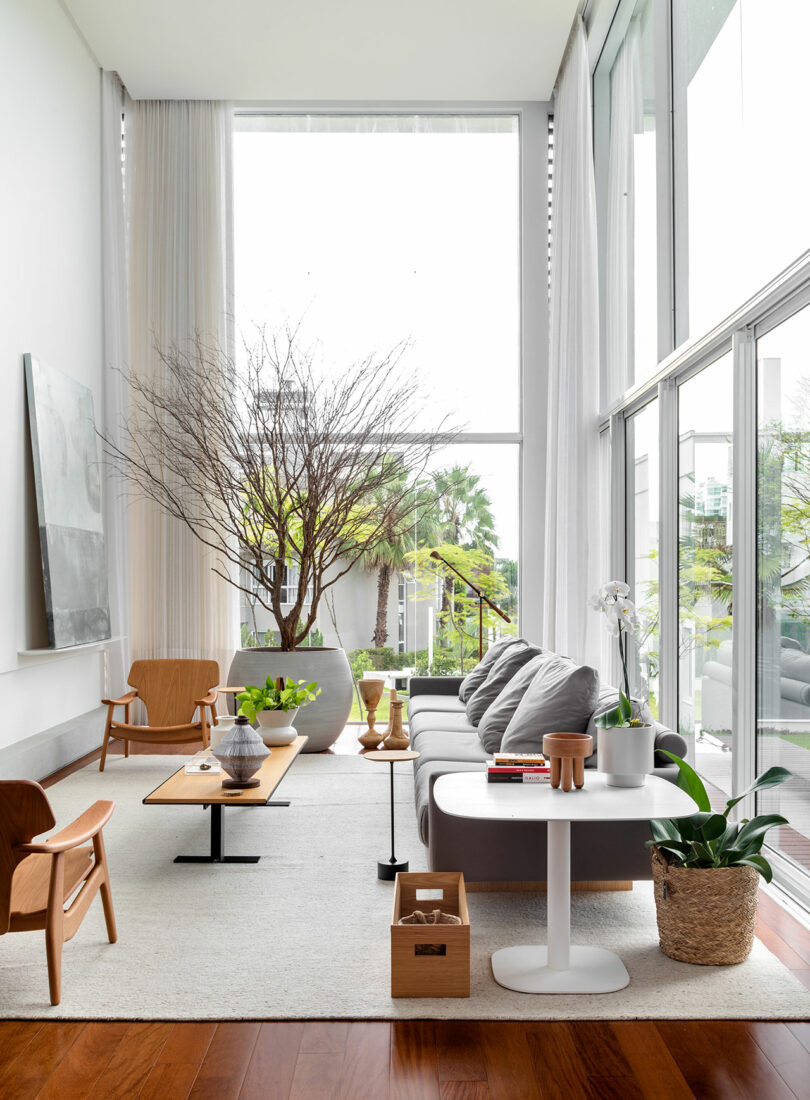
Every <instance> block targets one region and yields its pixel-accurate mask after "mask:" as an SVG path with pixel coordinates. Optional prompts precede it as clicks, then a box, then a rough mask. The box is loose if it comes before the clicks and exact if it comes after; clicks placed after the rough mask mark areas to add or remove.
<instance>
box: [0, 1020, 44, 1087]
mask: <svg viewBox="0 0 810 1100" xmlns="http://www.w3.org/2000/svg"><path fill="white" fill-rule="evenodd" d="M42 1026H43V1025H42V1024H41V1023H40V1022H39V1021H37V1020H34V1021H33V1022H32V1021H29V1020H3V1021H2V1022H0V1079H2V1076H3V1073H4V1071H5V1069H6V1067H7V1066H8V1065H9V1064H10V1063H11V1062H13V1061H14V1059H15V1058H16V1057H17V1056H18V1055H19V1054H21V1053H22V1052H23V1051H24V1050H25V1048H26V1047H27V1046H29V1045H30V1044H31V1043H32V1042H33V1041H34V1039H35V1038H36V1036H37V1035H38V1033H39V1032H40V1031H41V1030H42Z"/></svg>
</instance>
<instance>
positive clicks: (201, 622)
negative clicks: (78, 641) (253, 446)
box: [127, 100, 237, 676]
mask: <svg viewBox="0 0 810 1100" xmlns="http://www.w3.org/2000/svg"><path fill="white" fill-rule="evenodd" d="M230 134H231V128H230V111H229V110H228V109H227V107H226V106H225V105H224V104H222V103H212V102H204V101H190V102H186V101H174V100H171V101H163V100H142V101H136V102H135V103H134V104H133V109H132V125H131V127H128V129H127V157H128V159H129V161H130V164H131V186H130V188H129V196H128V197H129V223H130V287H129V289H130V294H129V303H130V369H131V370H133V371H136V372H142V373H143V374H145V375H146V376H147V377H148V378H150V380H154V381H159V380H160V378H161V364H160V360H159V358H158V356H157V355H156V354H155V346H156V345H157V346H160V347H163V348H166V347H168V346H171V345H176V346H178V347H181V348H182V347H183V346H184V345H185V344H186V343H187V341H189V340H190V339H192V338H193V337H194V336H195V334H198V333H199V334H201V335H204V336H206V337H208V338H211V337H213V338H216V339H217V340H218V341H219V342H220V344H221V345H222V346H223V347H227V342H228V328H229V324H228V316H229V305H230V303H229V293H228V284H229V278H228V267H229V260H228V257H229V243H228V242H229V238H230V218H231V211H230V172H231V156H230ZM129 520H130V522H129V542H130V578H131V583H130V597H131V600H130V636H131V648H132V656H133V658H137V657H209V658H214V659H215V660H218V661H219V663H220V669H221V675H222V676H225V674H226V673H227V668H228V664H229V662H230V659H231V657H232V655H233V651H234V647H235V644H236V641H237V635H236V630H237V627H236V623H237V613H236V612H237V600H236V593H235V590H234V589H233V588H232V587H231V586H229V585H227V584H226V583H225V582H224V581H223V580H221V579H220V578H219V577H217V576H216V575H215V574H214V573H213V572H212V570H211V566H212V565H213V564H216V562H215V559H214V557H213V556H212V554H211V553H210V552H209V551H207V550H206V548H205V547H203V546H202V545H201V544H200V543H199V542H198V541H197V540H196V539H195V538H194V536H193V535H192V534H191V532H190V531H188V530H187V529H186V528H185V527H184V526H182V525H181V524H179V523H178V522H177V521H176V520H173V519H171V518H169V517H168V516H166V515H164V514H163V513H162V512H161V511H160V510H159V509H158V508H156V507H155V506H154V505H153V504H152V503H151V502H149V501H145V500H143V499H135V500H133V502H132V504H131V506H130V510H129Z"/></svg>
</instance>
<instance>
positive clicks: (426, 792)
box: [414, 760, 484, 844]
mask: <svg viewBox="0 0 810 1100" xmlns="http://www.w3.org/2000/svg"><path fill="white" fill-rule="evenodd" d="M420 763H421V761H420V760H416V761H414V771H415V774H414V799H415V801H416V823H417V826H418V828H419V838H420V840H421V841H422V843H423V844H427V843H428V821H429V816H430V791H431V785H432V783H433V780H434V778H435V777H437V776H439V775H448V774H449V773H453V772H481V771H483V768H484V766H483V764H479V763H477V762H476V763H472V762H469V763H467V762H464V761H459V762H458V763H453V762H451V761H449V760H429V761H426V762H425V763H424V764H423V765H422V767H421V768H420V767H418V765H419V764H420Z"/></svg>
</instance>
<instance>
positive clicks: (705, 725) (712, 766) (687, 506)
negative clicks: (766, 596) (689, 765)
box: [678, 352, 733, 793]
mask: <svg viewBox="0 0 810 1100" xmlns="http://www.w3.org/2000/svg"><path fill="white" fill-rule="evenodd" d="M732 371H733V366H732V357H731V353H730V352H729V353H728V354H727V355H724V356H723V357H722V358H721V359H718V360H717V361H716V362H715V363H712V364H711V366H709V367H706V368H705V370H702V371H701V372H700V373H699V374H697V375H695V376H694V377H693V378H690V379H689V380H688V381H687V382H684V383H683V384H682V385H681V386H680V388H679V396H678V433H679V447H678V455H679V457H678V498H679V500H678V509H679V546H678V601H679V608H678V617H679V662H678V728H679V729H680V732H681V733H682V734H683V735H684V736H685V737H686V738H687V740H688V741H689V742H690V743H691V744H692V745H693V746H694V752H695V758H696V761H697V765H698V768H699V770H700V771H701V772H702V773H703V774H704V775H706V776H707V778H709V779H710V780H711V781H712V782H713V783H714V784H715V785H716V786H718V787H720V788H721V789H722V790H724V791H727V792H729V793H730V792H731V747H732V739H731V730H732V726H731V658H732V595H733V588H732V565H731V563H732V547H731V516H732V487H733V483H732V427H733V426H732V420H731V416H732V413H731V393H732V381H733V375H732Z"/></svg>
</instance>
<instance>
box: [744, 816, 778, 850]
mask: <svg viewBox="0 0 810 1100" xmlns="http://www.w3.org/2000/svg"><path fill="white" fill-rule="evenodd" d="M787 823H788V822H787V818H786V817H782V815H781V814H761V815H760V816H759V817H752V818H751V820H750V821H749V822H747V823H746V824H745V825H743V827H742V828H741V829H740V832H739V836H738V837H737V841H736V844H735V847H736V848H747V847H748V846H749V845H751V844H752V843H753V842H754V841H759V844H758V847H761V846H762V842H763V840H764V839H765V834H766V833H767V831H768V829H772V828H773V826H774V825H787Z"/></svg>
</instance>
